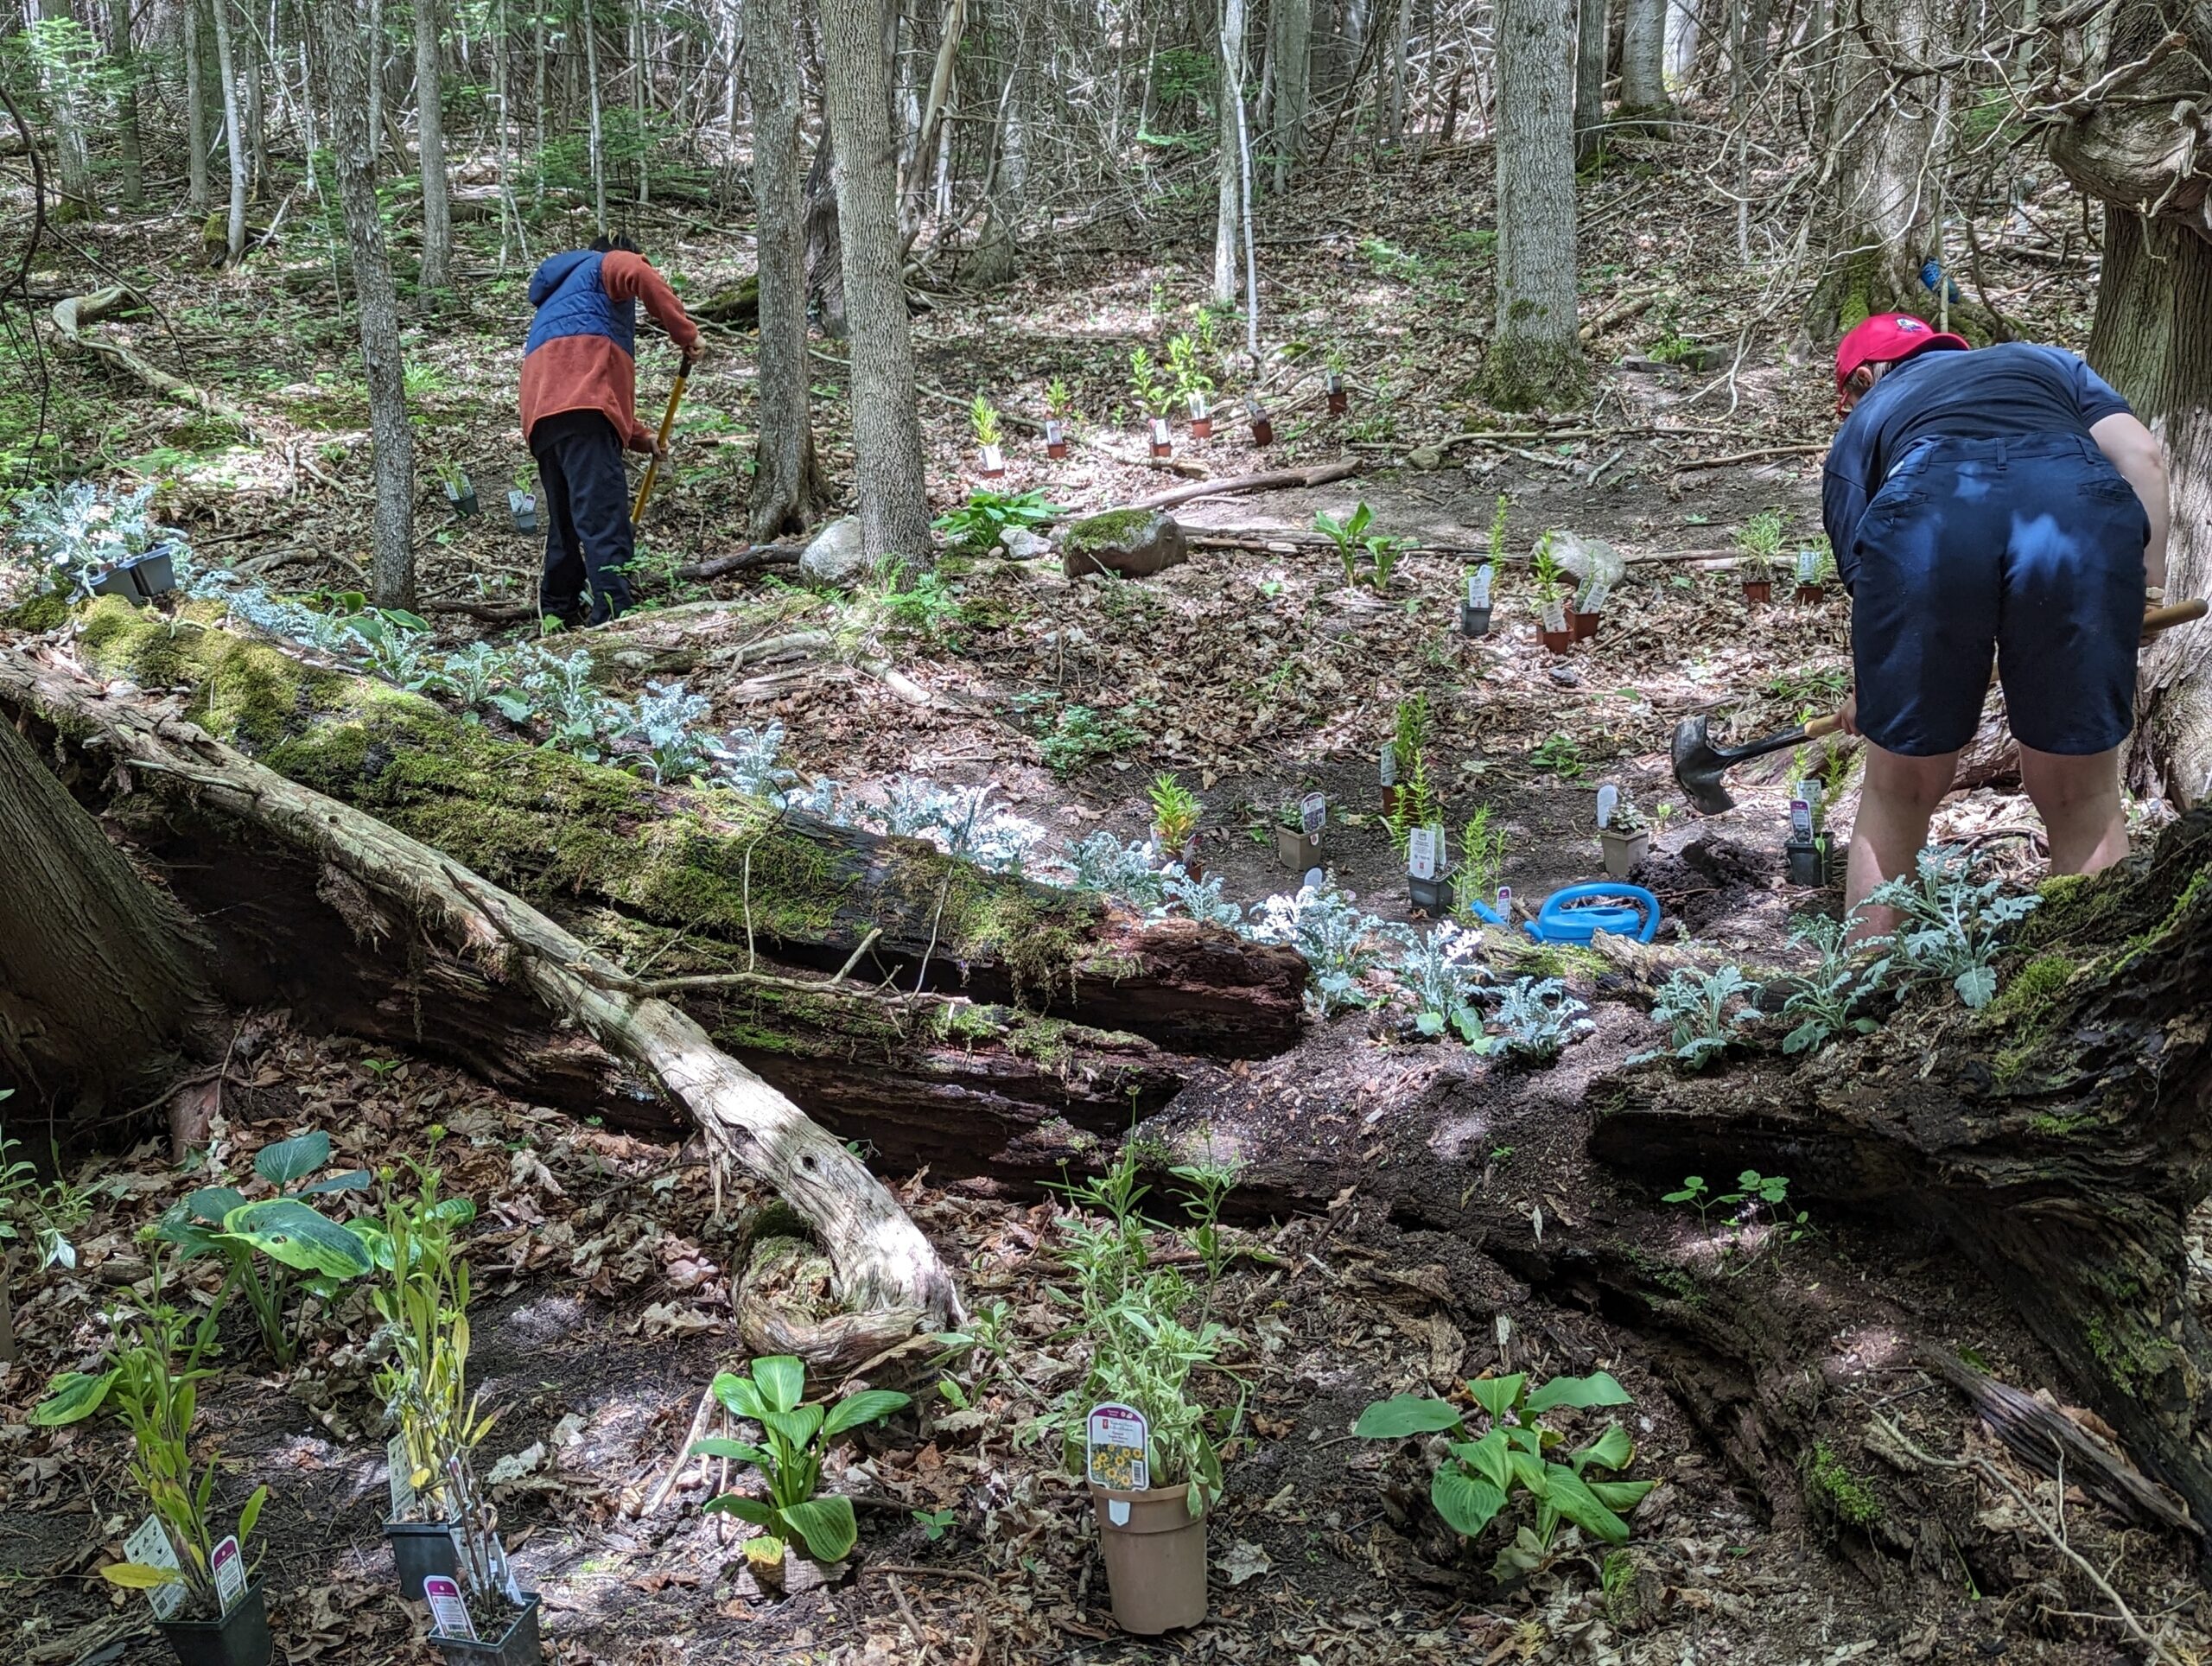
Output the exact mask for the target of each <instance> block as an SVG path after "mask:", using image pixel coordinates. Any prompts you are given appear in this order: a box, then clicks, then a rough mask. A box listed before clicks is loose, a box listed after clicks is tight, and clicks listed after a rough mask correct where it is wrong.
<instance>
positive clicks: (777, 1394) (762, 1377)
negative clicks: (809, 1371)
mask: <svg viewBox="0 0 2212 1666" xmlns="http://www.w3.org/2000/svg"><path fill="white" fill-rule="evenodd" d="M753 1381H754V1382H755V1383H759V1384H760V1397H761V1399H763V1400H764V1401H766V1402H767V1404H768V1408H769V1409H770V1410H772V1411H790V1410H791V1409H792V1408H794V1407H796V1406H797V1405H798V1402H800V1401H801V1400H803V1399H804V1398H805V1397H806V1367H805V1366H804V1364H801V1363H800V1362H799V1361H798V1359H795V1358H792V1357H791V1355H790V1354H770V1355H768V1356H766V1358H761V1359H756V1360H754V1361H753Z"/></svg>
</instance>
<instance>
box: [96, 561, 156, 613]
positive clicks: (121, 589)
mask: <svg viewBox="0 0 2212 1666" xmlns="http://www.w3.org/2000/svg"><path fill="white" fill-rule="evenodd" d="M92 594H93V595H96V596H121V597H122V598H123V599H124V601H127V602H129V603H130V605H131V606H132V607H144V606H145V605H146V595H145V592H144V591H143V590H141V589H140V588H138V582H137V580H136V579H134V578H132V577H131V576H130V569H129V568H128V567H111V568H109V569H107V571H105V573H102V574H101V575H99V577H98V578H96V579H94V580H93V581H92Z"/></svg>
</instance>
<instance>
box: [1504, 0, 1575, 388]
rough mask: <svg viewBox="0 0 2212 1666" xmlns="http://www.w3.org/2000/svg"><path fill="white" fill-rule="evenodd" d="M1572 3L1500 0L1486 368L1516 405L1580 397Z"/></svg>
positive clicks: (1561, 1)
mask: <svg viewBox="0 0 2212 1666" xmlns="http://www.w3.org/2000/svg"><path fill="white" fill-rule="evenodd" d="M1569 4H1570V0H1498V5H1497V87H1498V99H1497V327H1496V328H1495V329H1494V330H1493V331H1492V333H1491V341H1490V355H1489V358H1488V359H1487V361H1486V362H1485V364H1484V385H1485V386H1486V388H1487V390H1488V392H1489V395H1490V397H1491V401H1492V403H1494V404H1498V405H1501V406H1503V407H1504V408H1505V409H1507V410H1521V409H1524V408H1526V407H1528V406H1530V405H1538V404H1551V405H1558V404H1567V403H1569V402H1571V401H1573V400H1575V399H1579V398H1580V397H1581V391H1582V385H1583V370H1582V350H1581V347H1580V343H1579V342H1578V341H1577V340H1576V339H1575V320H1574V117H1573V87H1572V86H1571V84H1570V81H1569V78H1568V73H1567V65H1568V62H1569V60H1570V59H1571V58H1572V57H1573V22H1572V14H1571V13H1570V11H1569V10H1568V8H1569Z"/></svg>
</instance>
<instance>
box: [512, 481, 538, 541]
mask: <svg viewBox="0 0 2212 1666" xmlns="http://www.w3.org/2000/svg"><path fill="white" fill-rule="evenodd" d="M536 485H537V475H536V474H533V473H531V470H529V469H527V468H524V469H521V470H518V472H517V473H516V474H515V483H514V484H513V485H512V486H509V487H508V488H507V515H508V518H510V519H511V520H512V521H513V523H514V528H515V531H518V532H535V531H537V493H536V492H535V491H534V490H532V488H533V487H534V486H536Z"/></svg>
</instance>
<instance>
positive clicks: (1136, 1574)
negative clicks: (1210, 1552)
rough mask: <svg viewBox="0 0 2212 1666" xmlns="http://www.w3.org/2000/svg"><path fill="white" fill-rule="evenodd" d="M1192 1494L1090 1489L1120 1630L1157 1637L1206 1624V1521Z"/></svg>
mask: <svg viewBox="0 0 2212 1666" xmlns="http://www.w3.org/2000/svg"><path fill="white" fill-rule="evenodd" d="M1190 1491H1191V1489H1190V1488H1189V1487H1187V1486H1156V1487H1154V1488H1152V1489H1150V1490H1149V1491H1144V1492H1115V1491H1109V1490H1108V1489H1107V1488H1105V1487H1103V1486H1100V1485H1096V1483H1093V1484H1092V1485H1091V1488H1090V1500H1091V1504H1092V1505H1093V1506H1094V1507H1095V1508H1096V1510H1097V1512H1098V1545H1099V1549H1100V1550H1101V1551H1102V1552H1103V1553H1104V1555H1105V1558H1106V1586H1107V1589H1108V1590H1109V1592H1110V1593H1112V1595H1113V1599H1114V1623H1115V1624H1116V1625H1119V1626H1120V1627H1121V1628H1122V1630H1123V1631H1128V1632H1129V1633H1131V1634H1132V1635H1134V1636H1136V1637H1157V1636H1159V1635H1160V1633H1161V1632H1162V1631H1175V1630H1176V1629H1178V1628H1179V1627H1181V1626H1185V1625H1198V1624H1199V1623H1200V1622H1201V1621H1203V1620H1204V1619H1205V1617H1206V1518H1205V1517H1204V1516H1202V1515H1201V1516H1193V1515H1192V1514H1191V1505H1190V1497H1189V1495H1190Z"/></svg>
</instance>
